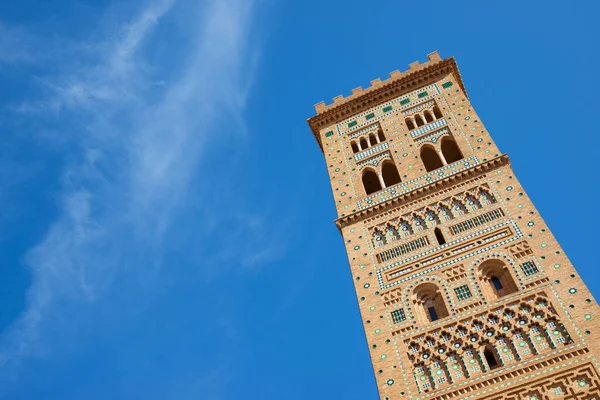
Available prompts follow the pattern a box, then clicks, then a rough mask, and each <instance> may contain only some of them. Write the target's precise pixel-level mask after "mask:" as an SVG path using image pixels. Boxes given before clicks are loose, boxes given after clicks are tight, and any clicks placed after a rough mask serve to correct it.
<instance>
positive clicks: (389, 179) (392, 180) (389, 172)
mask: <svg viewBox="0 0 600 400" xmlns="http://www.w3.org/2000/svg"><path fill="white" fill-rule="evenodd" d="M381 176H382V177H383V183H385V187H390V186H393V185H395V184H397V183H400V182H401V180H400V174H399V173H398V169H397V168H396V166H395V165H394V163H393V162H391V161H385V162H384V163H383V166H382V167H381Z"/></svg>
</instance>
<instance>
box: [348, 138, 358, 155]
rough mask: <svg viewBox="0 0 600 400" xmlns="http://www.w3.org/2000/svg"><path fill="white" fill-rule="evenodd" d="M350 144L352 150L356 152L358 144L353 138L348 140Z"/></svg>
mask: <svg viewBox="0 0 600 400" xmlns="http://www.w3.org/2000/svg"><path fill="white" fill-rule="evenodd" d="M350 146H352V151H353V152H354V153H358V145H357V144H356V142H355V141H354V140H353V141H351V142H350Z"/></svg>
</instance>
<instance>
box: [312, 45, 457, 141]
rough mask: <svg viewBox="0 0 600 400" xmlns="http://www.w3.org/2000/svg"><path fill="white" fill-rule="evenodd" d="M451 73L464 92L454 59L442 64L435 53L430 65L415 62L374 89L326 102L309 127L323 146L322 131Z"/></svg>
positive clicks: (376, 83)
mask: <svg viewBox="0 0 600 400" xmlns="http://www.w3.org/2000/svg"><path fill="white" fill-rule="evenodd" d="M450 73H453V74H454V75H455V77H456V79H457V81H458V83H459V85H460V86H461V88H462V90H463V91H465V88H464V85H463V83H462V79H461V77H460V72H459V71H458V66H457V65H456V61H455V60H454V57H450V58H447V59H445V60H443V59H442V58H441V57H440V55H439V54H438V52H437V51H434V52H433V53H430V54H429V55H428V56H427V61H426V62H425V63H423V64H421V63H420V62H419V61H415V62H413V63H411V64H409V66H408V70H406V71H400V70H396V71H393V72H391V73H390V77H389V78H388V79H385V80H381V79H380V78H377V79H375V80H373V81H371V86H370V87H368V88H364V89H363V88H362V87H357V88H356V89H353V90H352V94H351V95H350V96H347V97H344V96H343V95H339V96H337V97H335V98H334V99H333V103H331V104H325V102H324V101H322V102H320V103H318V104H316V105H315V110H316V112H317V115H316V116H314V117H311V118H309V119H308V124H309V125H310V127H311V129H312V131H313V134H314V135H315V138H316V139H317V142H318V143H319V146H321V138H320V135H319V130H320V129H322V128H324V127H326V126H329V125H331V124H334V123H337V122H339V121H342V120H344V119H346V118H348V117H351V116H352V115H354V114H357V113H360V112H363V111H365V110H367V109H369V108H371V107H373V106H375V105H377V104H380V103H381V102H383V101H386V100H388V99H391V98H394V97H398V96H400V95H402V94H404V93H407V92H410V91H413V90H415V89H417V88H419V87H422V86H424V85H426V84H428V83H430V82H432V81H434V80H436V79H439V78H440V77H442V76H445V75H448V74H450ZM465 92H466V91H465Z"/></svg>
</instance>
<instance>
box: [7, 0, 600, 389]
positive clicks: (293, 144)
mask: <svg viewBox="0 0 600 400" xmlns="http://www.w3.org/2000/svg"><path fill="white" fill-rule="evenodd" d="M402 3H406V4H402ZM531 3H532V4H530V2H522V1H521V2H513V1H507V2H501V3H495V4H493V5H482V4H483V3H482V2H464V3H456V2H454V3H448V4H442V3H441V2H434V1H432V2H429V3H427V4H424V3H421V2H408V3H407V2H397V1H380V2H376V3H373V2H355V1H343V2H338V1H330V2H322V1H313V0H306V1H301V2H300V1H299V2H291V1H286V2H274V1H252V0H247V1H246V0H213V1H208V0H205V1H202V0H198V1H192V0H163V1H161V0H156V1H152V0H148V1H147V0H141V1H138V2H125V1H110V0H106V1H104V0H103V1H78V2H74V1H68V2H67V1H53V2H48V1H40V0H38V1H33V0H22V1H20V2H3V3H2V4H0V88H1V90H0V133H1V134H2V146H0V206H1V207H2V213H1V214H0V246H1V251H0V273H1V279H0V304H1V308H0V398H3V399H4V398H5V399H41V398H43V399H107V398H111V399H137V398H144V399H239V398H251V399H286V400H287V399H290V400H293V399H306V398H311V399H331V398H343V399H361V400H364V399H376V398H377V393H376V387H375V382H374V378H373V373H372V369H371V365H370V362H369V356H368V349H367V346H366V342H365V339H364V334H363V331H362V326H361V323H360V316H359V313H358V308H357V304H356V300H355V297H354V293H353V289H352V281H351V277H350V273H349V269H348V265H347V260H346V257H345V254H344V250H343V243H342V240H341V238H340V235H339V233H338V231H337V229H336V228H335V225H334V224H333V220H334V218H335V210H334V207H333V201H332V198H331V191H330V187H329V182H328V177H327V173H326V169H325V163H324V160H323V158H322V155H321V153H320V151H319V149H318V146H317V144H316V142H315V141H314V139H313V137H312V135H311V132H310V130H309V128H308V126H307V124H306V118H308V117H310V116H312V115H313V113H314V108H313V105H314V104H316V103H318V102H319V101H321V100H325V101H326V102H327V103H329V102H330V101H331V99H332V98H333V97H335V96H336V95H338V94H349V93H350V91H351V89H352V88H354V87H357V86H359V85H362V86H363V87H366V86H368V82H370V81H371V80H373V79H375V78H377V77H381V78H386V77H387V76H388V75H387V74H388V73H389V72H390V71H393V70H396V69H401V70H404V69H406V68H407V66H408V64H409V63H410V62H413V61H415V60H420V61H425V60H426V55H427V53H430V52H432V51H434V50H438V51H439V52H440V54H441V55H442V57H449V56H451V55H454V56H455V57H456V58H457V61H458V64H459V67H460V69H461V72H462V75H463V78H464V80H465V83H466V87H467V91H468V93H469V96H470V98H471V101H472V102H473V103H474V106H475V109H476V111H477V112H478V113H479V115H480V116H481V119H482V121H483V122H484V123H485V124H486V126H487V128H488V129H489V131H490V132H491V134H492V136H493V138H494V139H495V141H496V143H497V144H498V146H499V147H500V149H501V150H502V151H503V152H506V153H508V154H509V155H510V157H511V160H512V163H513V166H514V168H515V170H516V172H517V175H518V177H519V179H520V180H521V182H522V183H523V185H524V186H525V188H526V190H527V191H528V193H529V195H530V196H531V197H532V199H533V201H534V203H535V204H536V206H537V207H538V209H539V210H540V212H541V214H542V216H543V217H544V218H545V219H546V222H547V223H548V224H549V226H550V228H551V229H552V231H553V232H554V234H555V235H556V236H557V238H558V240H559V242H561V244H562V245H563V247H564V249H565V251H566V252H567V254H568V255H569V256H570V258H571V260H572V261H573V263H574V264H575V266H576V268H577V269H578V271H579V272H580V274H581V276H582V277H583V278H584V279H585V280H586V282H587V284H588V286H589V287H590V289H591V290H592V292H593V293H594V294H598V293H600V283H598V282H597V279H596V271H595V268H596V267H597V256H596V254H595V253H594V245H595V243H593V239H594V238H595V236H596V235H595V232H594V226H593V225H592V224H590V222H589V221H590V217H589V216H588V214H587V213H584V212H583V210H584V209H586V208H587V209H588V210H589V211H588V212H590V211H591V210H593V208H592V207H593V205H592V204H589V203H587V202H581V200H583V199H588V200H589V199H594V198H595V196H596V195H597V193H598V191H597V189H596V185H597V183H598V178H597V175H596V172H595V170H596V169H597V165H596V161H597V158H598V157H597V154H596V153H597V149H598V148H599V145H600V143H599V139H598V135H597V126H596V124H595V123H594V118H595V116H597V114H598V113H597V108H598V100H597V93H598V92H599V90H600V87H599V83H598V77H597V64H598V62H599V61H600V60H599V55H598V52H597V38H598V37H600V32H599V28H598V25H597V22H596V20H595V15H597V13H598V11H600V10H599V8H598V6H597V5H596V4H595V3H593V2H584V3H580V4H578V6H577V7H575V5H574V4H571V3H569V2H555V1H547V2H544V3H543V7H541V3H536V2H531ZM533 3H536V5H533ZM588 207H589V208H588ZM572 232H575V234H573V233H572Z"/></svg>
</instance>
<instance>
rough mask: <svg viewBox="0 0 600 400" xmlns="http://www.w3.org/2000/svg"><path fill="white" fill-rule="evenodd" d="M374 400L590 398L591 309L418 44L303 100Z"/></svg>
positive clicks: (444, 65)
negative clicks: (400, 65) (322, 166)
mask: <svg viewBox="0 0 600 400" xmlns="http://www.w3.org/2000/svg"><path fill="white" fill-rule="evenodd" d="M316 112H317V115H316V116H314V117H312V118H310V119H309V120H308V123H309V125H310V127H311V129H312V131H313V133H314V136H315V138H316V139H317V141H318V143H319V146H320V147H321V150H322V151H323V154H324V156H325V159H326V162H327V170H328V171H329V176H330V180H331V187H332V191H333V196H334V200H335V205H336V208H337V212H338V218H337V220H336V221H335V223H336V225H337V226H338V228H339V230H340V232H341V233H342V236H343V238H344V243H345V245H346V251H347V253H348V259H349V261H350V269H351V272H352V279H353V281H354V285H355V289H356V295H357V299H358V304H359V307H360V312H361V316H362V320H363V325H364V329H365V333H366V338H367V342H368V346H369V350H370V352H371V360H372V363H373V369H374V372H375V376H376V380H377V386H378V388H379V394H380V397H381V399H387V400H389V399H434V398H435V399H493V400H496V399H498V400H500V399H515V400H516V399H529V400H534V399H539V400H541V399H578V400H583V399H596V400H600V377H599V374H598V358H597V357H598V356H599V355H600V345H599V343H600V324H599V322H600V314H599V313H598V305H597V303H596V301H595V300H594V299H593V298H592V295H591V294H590V292H589V290H588V289H587V288H586V286H585V285H584V283H583V282H582V280H581V278H579V276H578V275H577V272H576V271H575V268H574V267H573V265H572V264H571V263H570V262H569V259H568V258H567V256H566V255H565V254H564V252H563V251H562V249H561V247H560V245H559V244H558V242H557V241H556V239H555V238H554V236H553V235H552V233H551V232H550V230H549V229H548V227H547V226H546V224H545V223H544V221H543V219H542V218H541V217H540V215H539V213H538V212H537V210H536V209H535V207H534V205H533V203H532V202H531V200H530V199H529V197H528V196H527V194H526V193H525V191H524V189H523V187H522V186H521V185H520V184H519V181H518V180H517V178H516V177H515V174H514V172H513V170H512V167H511V165H510V161H509V158H508V156H507V155H505V154H502V153H501V152H500V151H499V150H498V148H497V147H496V145H495V144H494V142H493V140H492V138H491V137H490V135H489V133H488V132H487V130H486V129H485V127H484V125H483V124H482V122H481V120H480V119H479V117H478V116H477V114H476V113H475V111H474V110H473V106H472V105H471V103H470V101H469V98H468V97H467V94H466V91H465V87H464V85H463V82H462V79H461V76H460V73H459V71H458V67H457V65H456V62H455V61H454V59H453V58H449V59H446V60H442V59H441V58H440V56H439V55H438V54H437V53H432V54H430V55H429V57H428V61H427V62H426V63H424V64H419V62H415V63H412V64H410V66H409V69H408V71H404V72H399V71H395V72H392V73H391V74H390V78H389V79H387V80H385V81H381V80H380V79H376V80H374V81H372V82H371V87H369V88H367V89H362V88H360V87H359V88H357V89H354V90H353V91H352V95H351V96H349V97H346V98H344V97H343V96H338V97H336V98H334V99H333V104H330V105H325V103H319V104H317V105H316Z"/></svg>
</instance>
